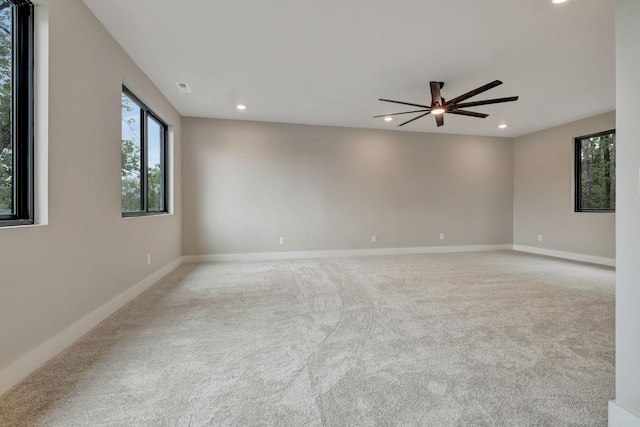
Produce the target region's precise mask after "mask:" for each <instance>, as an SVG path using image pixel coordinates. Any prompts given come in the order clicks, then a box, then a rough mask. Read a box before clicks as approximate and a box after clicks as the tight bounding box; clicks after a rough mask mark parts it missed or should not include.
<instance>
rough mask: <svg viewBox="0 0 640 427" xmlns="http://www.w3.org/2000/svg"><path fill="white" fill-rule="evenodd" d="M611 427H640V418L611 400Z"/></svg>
mask: <svg viewBox="0 0 640 427" xmlns="http://www.w3.org/2000/svg"><path fill="white" fill-rule="evenodd" d="M609 427H640V416H639V415H636V414H633V413H631V412H629V411H628V410H626V409H625V408H623V407H622V406H619V405H618V403H617V402H616V401H615V400H610V401H609Z"/></svg>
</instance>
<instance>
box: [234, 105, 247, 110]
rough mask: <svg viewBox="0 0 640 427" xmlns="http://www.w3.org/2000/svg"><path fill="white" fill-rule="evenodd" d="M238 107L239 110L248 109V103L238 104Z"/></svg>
mask: <svg viewBox="0 0 640 427" xmlns="http://www.w3.org/2000/svg"><path fill="white" fill-rule="evenodd" d="M236 108H237V109H238V110H246V109H247V106H246V105H242V104H238V105H236Z"/></svg>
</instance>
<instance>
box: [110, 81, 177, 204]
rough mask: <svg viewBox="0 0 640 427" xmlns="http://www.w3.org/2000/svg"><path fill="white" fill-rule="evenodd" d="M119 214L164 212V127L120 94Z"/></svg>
mask: <svg viewBox="0 0 640 427" xmlns="http://www.w3.org/2000/svg"><path fill="white" fill-rule="evenodd" d="M121 152H122V173H121V180H122V214H123V216H136V215H144V214H149V213H161V212H167V185H166V183H167V177H166V165H167V161H166V152H167V125H166V124H164V123H163V122H162V121H161V120H160V119H159V118H158V117H157V116H156V115H155V114H154V113H153V112H152V111H151V110H149V109H148V108H147V107H146V106H145V105H144V104H143V103H142V102H140V101H139V100H138V99H137V98H136V97H135V96H134V95H133V94H131V93H130V92H129V91H128V90H127V89H123V92H122V151H121Z"/></svg>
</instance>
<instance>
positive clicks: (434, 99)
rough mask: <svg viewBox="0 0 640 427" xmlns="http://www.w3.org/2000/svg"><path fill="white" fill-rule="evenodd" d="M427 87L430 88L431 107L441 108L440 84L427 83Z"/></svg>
mask: <svg viewBox="0 0 640 427" xmlns="http://www.w3.org/2000/svg"><path fill="white" fill-rule="evenodd" d="M443 85H444V84H443ZM429 86H431V106H432V107H433V106H434V105H438V106H442V96H440V87H441V82H429Z"/></svg>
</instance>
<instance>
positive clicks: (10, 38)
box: [0, 0, 33, 226]
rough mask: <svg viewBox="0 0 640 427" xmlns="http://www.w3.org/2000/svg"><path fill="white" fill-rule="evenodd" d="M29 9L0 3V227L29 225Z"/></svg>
mask: <svg viewBox="0 0 640 427" xmlns="http://www.w3.org/2000/svg"><path fill="white" fill-rule="evenodd" d="M32 76H33V4H31V2H30V1H28V0H0V226H6V225H24V224H32V223H33V127H32V126H33V125H32V123H33V77H32Z"/></svg>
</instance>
